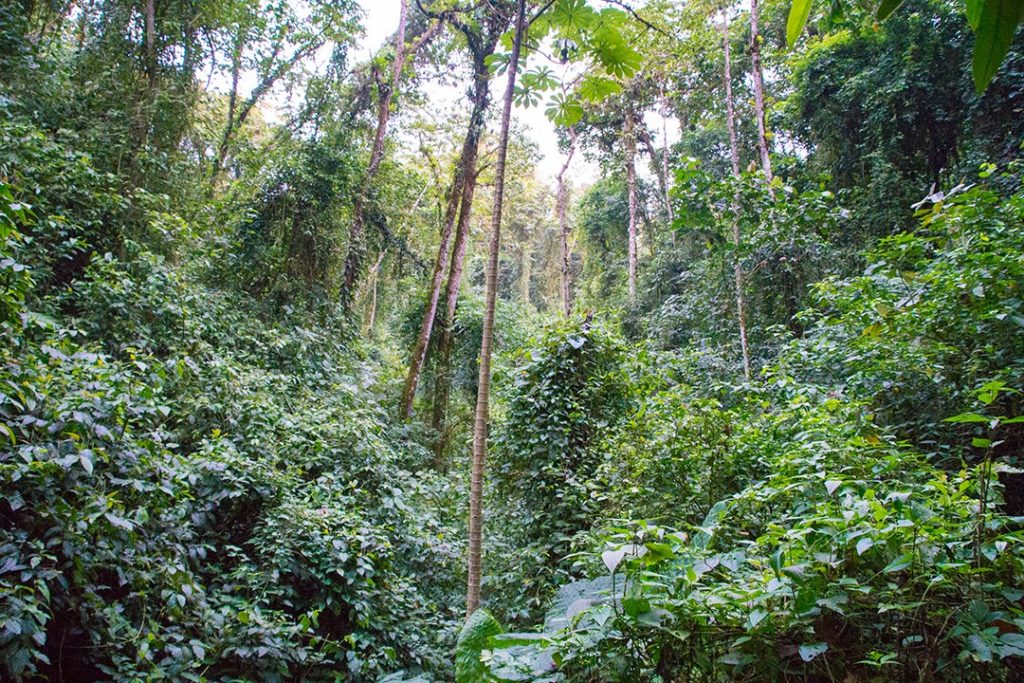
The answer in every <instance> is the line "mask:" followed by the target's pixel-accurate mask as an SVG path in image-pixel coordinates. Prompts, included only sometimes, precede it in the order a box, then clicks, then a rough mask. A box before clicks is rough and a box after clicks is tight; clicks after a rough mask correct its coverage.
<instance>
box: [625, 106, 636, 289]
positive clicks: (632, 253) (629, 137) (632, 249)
mask: <svg viewBox="0 0 1024 683" xmlns="http://www.w3.org/2000/svg"><path fill="white" fill-rule="evenodd" d="M626 106H627V109H626V125H625V130H624V131H623V139H624V141H625V144H626V189H627V191H628V193H629V199H628V204H629V263H628V266H627V268H628V271H629V301H630V302H631V303H632V302H633V301H635V300H636V261H637V225H636V217H637V199H636V121H635V115H634V113H633V108H632V106H630V105H629V104H628V103H627V105H626Z"/></svg>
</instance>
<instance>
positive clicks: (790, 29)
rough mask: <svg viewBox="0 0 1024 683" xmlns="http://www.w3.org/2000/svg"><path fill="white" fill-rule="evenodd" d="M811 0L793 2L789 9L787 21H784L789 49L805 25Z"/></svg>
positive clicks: (795, 0) (794, 0)
mask: <svg viewBox="0 0 1024 683" xmlns="http://www.w3.org/2000/svg"><path fill="white" fill-rule="evenodd" d="M812 2H813V0H793V4H792V5H791V6H790V8H789V19H787V20H786V42H787V43H788V44H789V46H790V47H793V46H794V45H796V41H797V39H798V38H799V37H800V34H801V33H803V31H804V26H806V25H807V17H809V16H810V15H811V4H812Z"/></svg>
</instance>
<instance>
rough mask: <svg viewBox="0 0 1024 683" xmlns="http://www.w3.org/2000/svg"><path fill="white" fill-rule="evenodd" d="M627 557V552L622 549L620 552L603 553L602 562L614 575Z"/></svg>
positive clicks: (608, 551) (609, 551) (607, 551)
mask: <svg viewBox="0 0 1024 683" xmlns="http://www.w3.org/2000/svg"><path fill="white" fill-rule="evenodd" d="M625 556H626V551H625V550H624V549H622V548H619V549H618V550H605V551H604V552H603V553H601V561H602V562H604V566H606V567H608V571H609V572H610V573H612V574H614V573H615V570H616V569H618V567H619V564H620V563H621V562H622V558H624V557H625Z"/></svg>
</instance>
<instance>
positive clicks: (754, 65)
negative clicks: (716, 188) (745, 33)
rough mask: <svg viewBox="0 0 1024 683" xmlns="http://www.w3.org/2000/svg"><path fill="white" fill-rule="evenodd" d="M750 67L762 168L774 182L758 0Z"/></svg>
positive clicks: (752, 14)
mask: <svg viewBox="0 0 1024 683" xmlns="http://www.w3.org/2000/svg"><path fill="white" fill-rule="evenodd" d="M750 68H751V71H752V72H753V74H752V76H753V79H752V80H753V81H754V117H755V118H756V119H757V149H758V151H759V152H760V154H761V169H762V170H764V176H765V178H767V179H768V183H769V190H768V191H769V192H770V193H772V195H773V196H774V192H773V191H772V189H771V182H772V159H771V156H770V155H769V154H768V124H767V121H766V120H765V109H764V69H763V68H762V67H761V34H760V32H759V31H758V27H757V0H750Z"/></svg>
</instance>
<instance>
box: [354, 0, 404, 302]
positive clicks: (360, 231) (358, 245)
mask: <svg viewBox="0 0 1024 683" xmlns="http://www.w3.org/2000/svg"><path fill="white" fill-rule="evenodd" d="M408 18H409V0H402V3H401V8H400V10H399V15H398V31H397V32H396V33H395V60H394V63H393V64H392V69H391V79H390V81H389V82H387V83H385V82H384V81H383V80H381V81H380V82H379V83H378V91H379V93H380V99H379V101H378V102H377V130H376V133H375V134H374V136H373V147H372V148H371V150H370V161H369V163H368V164H367V166H366V173H365V175H364V176H363V183H362V187H361V188H360V190H359V194H357V195H356V200H355V206H354V207H353V210H352V225H351V226H350V227H349V238H348V254H346V256H345V269H344V274H343V276H342V277H343V279H342V285H341V305H342V307H343V308H344V309H345V310H346V311H348V310H349V308H350V307H351V305H352V299H353V296H354V295H355V286H356V281H357V280H358V279H359V271H360V269H361V268H362V264H363V257H364V256H365V251H366V245H365V240H366V216H365V210H366V201H367V199H368V197H369V193H370V186H371V185H372V183H373V179H374V177H375V176H376V175H377V169H378V168H380V162H381V159H382V158H383V156H384V139H385V137H386V136H387V132H388V118H389V116H390V114H391V100H392V98H393V97H394V94H395V91H396V90H398V83H399V81H400V80H401V77H402V70H403V69H404V68H405V26H406V23H407V22H408Z"/></svg>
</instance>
